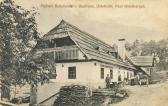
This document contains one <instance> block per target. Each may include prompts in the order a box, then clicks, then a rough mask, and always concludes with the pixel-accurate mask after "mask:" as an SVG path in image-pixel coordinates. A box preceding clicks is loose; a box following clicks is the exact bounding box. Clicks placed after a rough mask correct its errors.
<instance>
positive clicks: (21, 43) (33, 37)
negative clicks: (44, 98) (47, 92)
mask: <svg viewBox="0 0 168 106" xmlns="http://www.w3.org/2000/svg"><path fill="white" fill-rule="evenodd" d="M36 14H37V13H36V12H35V10H34V9H33V10H30V11H29V10H26V9H24V8H22V7H21V6H18V5H16V4H15V3H14V1H12V0H3V1H2V2H1V3H0V74H1V77H0V80H1V83H2V96H1V97H3V98H8V99H10V91H9V90H10V89H5V88H7V86H8V87H10V86H11V85H17V84H24V83H29V84H32V83H34V84H37V83H38V82H42V83H43V82H44V79H47V75H48V73H49V71H50V70H51V69H54V68H53V67H51V65H52V64H50V65H49V63H48V62H51V61H50V60H49V59H47V58H48V57H49V56H48V55H41V56H40V57H37V56H34V54H35V50H34V49H33V48H34V47H35V45H36V42H37V39H38V38H39V33H38V31H37V23H36ZM46 61H47V62H46ZM3 85H4V86H3Z"/></svg>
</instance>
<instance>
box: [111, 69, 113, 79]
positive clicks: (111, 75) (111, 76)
mask: <svg viewBox="0 0 168 106" xmlns="http://www.w3.org/2000/svg"><path fill="white" fill-rule="evenodd" d="M110 78H111V79H113V69H110Z"/></svg>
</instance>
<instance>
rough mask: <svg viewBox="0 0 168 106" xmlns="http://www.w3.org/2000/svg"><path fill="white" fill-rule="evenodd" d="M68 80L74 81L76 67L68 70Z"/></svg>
mask: <svg viewBox="0 0 168 106" xmlns="http://www.w3.org/2000/svg"><path fill="white" fill-rule="evenodd" d="M68 79H76V67H69V68H68Z"/></svg>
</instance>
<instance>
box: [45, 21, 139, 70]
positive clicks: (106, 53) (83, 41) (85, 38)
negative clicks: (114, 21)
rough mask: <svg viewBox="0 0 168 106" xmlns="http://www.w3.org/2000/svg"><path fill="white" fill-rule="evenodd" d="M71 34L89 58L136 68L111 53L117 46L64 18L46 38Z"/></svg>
mask: <svg viewBox="0 0 168 106" xmlns="http://www.w3.org/2000/svg"><path fill="white" fill-rule="evenodd" d="M67 36H69V37H70V38H71V39H72V40H73V41H74V42H75V44H76V45H77V46H78V47H79V48H80V50H81V51H82V52H83V53H84V55H85V56H86V57H87V59H88V60H97V61H101V62H105V63H110V64H115V65H119V66H122V67H125V68H131V69H136V68H135V67H134V66H133V65H131V64H129V63H126V62H122V61H121V60H119V59H117V58H116V57H114V56H113V55H112V54H111V53H114V52H116V50H115V48H114V47H112V46H110V45H108V44H106V43H105V42H103V41H101V40H100V39H98V38H96V37H94V36H92V35H90V34H88V33H86V32H84V31H81V30H80V29H79V28H77V27H75V26H74V25H71V24H69V23H68V22H65V21H64V20H62V21H61V22H60V24H59V25H57V26H56V27H55V28H53V29H52V30H50V31H49V32H48V33H47V34H46V35H44V37H43V38H44V39H46V38H47V39H48V38H50V39H54V38H58V37H67Z"/></svg>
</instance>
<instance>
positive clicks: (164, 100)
mask: <svg viewBox="0 0 168 106" xmlns="http://www.w3.org/2000/svg"><path fill="white" fill-rule="evenodd" d="M126 89H128V90H130V91H131V94H130V95H129V97H128V98H127V99H125V100H123V101H121V102H119V103H117V104H112V105H111V106H168V81H167V82H164V83H160V84H153V85H149V86H148V87H147V86H141V87H140V86H126Z"/></svg>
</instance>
